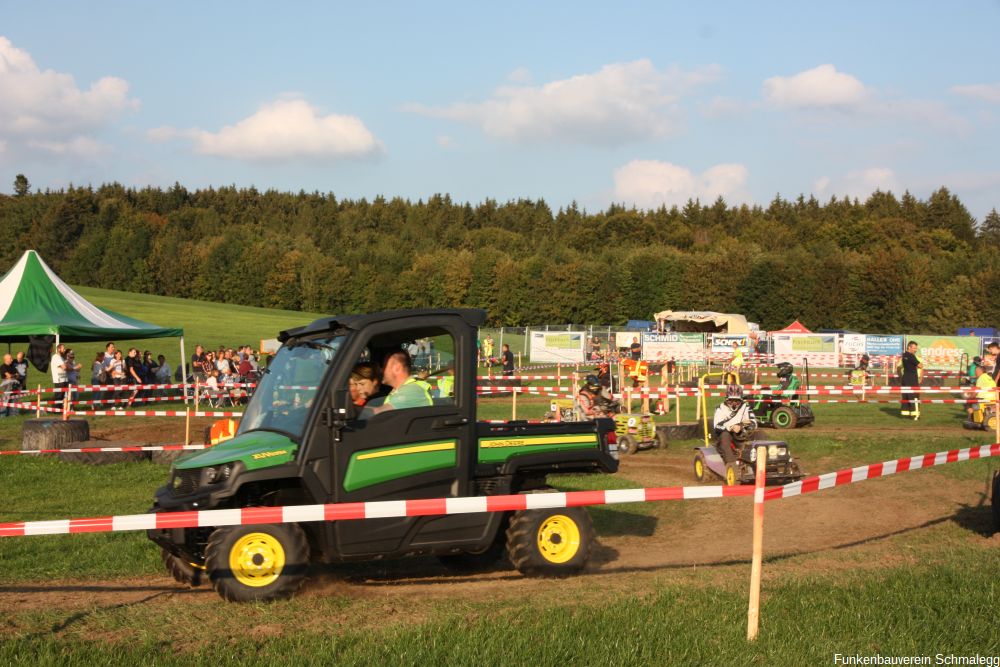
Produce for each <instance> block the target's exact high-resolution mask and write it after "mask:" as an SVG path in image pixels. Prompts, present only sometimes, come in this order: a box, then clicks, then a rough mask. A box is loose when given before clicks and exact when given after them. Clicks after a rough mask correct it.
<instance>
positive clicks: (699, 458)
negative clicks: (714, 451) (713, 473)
mask: <svg viewBox="0 0 1000 667" xmlns="http://www.w3.org/2000/svg"><path fill="white" fill-rule="evenodd" d="M707 474H708V468H707V467H706V463H705V455H704V454H702V453H701V452H698V453H697V454H695V455H694V478H695V479H696V480H698V481H699V482H704V481H705V476H706V475H707Z"/></svg>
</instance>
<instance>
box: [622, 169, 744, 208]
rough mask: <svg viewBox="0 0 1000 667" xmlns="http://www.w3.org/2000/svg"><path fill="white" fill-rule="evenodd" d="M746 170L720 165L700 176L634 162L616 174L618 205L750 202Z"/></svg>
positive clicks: (653, 205)
mask: <svg viewBox="0 0 1000 667" xmlns="http://www.w3.org/2000/svg"><path fill="white" fill-rule="evenodd" d="M747 173H748V172H747V168H746V167H745V166H743V165H742V164H720V165H716V166H714V167H712V168H710V169H707V170H705V171H704V172H702V173H701V174H700V175H696V174H694V173H693V172H692V171H691V170H690V169H686V168H685V167H680V166H678V165H675V164H671V163H669V162H662V161H659V160H633V161H632V162H629V163H628V164H626V165H624V166H622V167H619V168H618V169H616V170H615V173H614V182H615V187H614V198H615V201H621V202H625V203H630V204H635V205H636V206H638V207H640V208H656V207H658V206H660V205H661V204H662V205H665V206H668V207H670V206H674V205H677V206H683V205H684V204H685V203H686V202H687V201H688V200H689V199H700V200H701V201H703V202H710V201H714V200H715V199H716V198H717V197H720V196H721V197H723V198H725V199H726V200H727V201H728V202H729V203H736V202H744V201H747V200H749V196H748V194H747V193H746V190H745V188H746V182H747Z"/></svg>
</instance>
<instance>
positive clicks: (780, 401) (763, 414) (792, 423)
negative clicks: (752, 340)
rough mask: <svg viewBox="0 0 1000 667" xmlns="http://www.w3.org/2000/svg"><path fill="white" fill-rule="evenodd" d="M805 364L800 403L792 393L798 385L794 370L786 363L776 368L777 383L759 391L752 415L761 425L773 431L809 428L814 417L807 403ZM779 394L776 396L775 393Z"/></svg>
mask: <svg viewBox="0 0 1000 667" xmlns="http://www.w3.org/2000/svg"><path fill="white" fill-rule="evenodd" d="M804 361H805V369H806V383H805V387H802V389H803V390H804V393H803V394H802V395H803V396H806V398H805V399H804V400H803V399H802V398H800V395H799V394H798V393H797V391H796V390H798V389H800V387H801V384H800V382H799V378H798V376H796V375H795V368H794V367H793V366H792V364H790V363H788V362H787V361H783V362H781V363H780V364H778V365H777V368H778V384H776V385H772V386H771V388H770V390H768V391H767V392H762V393H761V394H760V396H759V397H758V398H757V401H756V402H755V403H754V405H753V413H754V415H756V417H757V421H758V422H759V423H760V425H761V426H771V427H773V428H780V429H786V428H799V427H802V426H809V425H811V424H812V423H813V422H814V421H816V417H815V415H814V414H813V411H812V408H810V407H809V405H808V404H807V402H806V401H807V400H808V397H807V396H808V394H807V392H808V391H809V362H808V361H807V360H804ZM777 392H780V393H777Z"/></svg>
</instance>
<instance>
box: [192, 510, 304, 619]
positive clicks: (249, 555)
mask: <svg viewBox="0 0 1000 667" xmlns="http://www.w3.org/2000/svg"><path fill="white" fill-rule="evenodd" d="M308 565H309V543H308V542H307V540H306V535H305V533H304V532H303V531H302V528H300V527H299V526H298V524H294V523H289V524H265V525H259V526H230V527H226V528H217V529H216V530H215V531H213V532H212V535H211V536H210V537H209V538H208V546H207V547H206V548H205V569H206V570H208V578H209V579H210V580H211V581H212V587H213V588H214V589H215V592H216V593H218V594H219V595H221V596H222V598H223V599H225V600H228V601H229V602H260V601H265V600H281V599H284V598H289V597H291V596H293V595H295V593H296V592H297V591H298V590H299V588H300V587H301V586H302V583H303V582H304V581H305V576H306V569H307V568H308Z"/></svg>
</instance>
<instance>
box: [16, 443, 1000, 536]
mask: <svg viewBox="0 0 1000 667" xmlns="http://www.w3.org/2000/svg"><path fill="white" fill-rule="evenodd" d="M991 456H1000V443H995V444H992V445H983V446H981V447H969V448H966V449H955V450H951V451H947V452H937V453H932V454H924V455H922V456H913V457H910V458H903V459H896V460H894V461H884V462H882V463H875V464H872V465H866V466H859V467H857V468H848V469H845V470H839V471H837V472H831V473H827V474H825V475H815V476H812V477H806V478H805V479H802V480H799V481H798V482H793V483H791V484H786V485H785V486H781V487H777V488H772V489H767V490H765V491H764V499H765V500H778V499H782V498H792V497H795V496H799V495H802V494H805V493H812V492H815V491H822V490H824V489H829V488H833V487H835V486H843V485H845V484H854V483H857V482H863V481H865V480H869V479H876V478H878V477H886V476H889V475H894V474H897V473H901V472H905V471H907V470H919V469H921V468H930V467H933V466H938V465H944V464H946V463H955V462H958V461H968V460H972V459H982V458H988V457H991ZM754 491H755V489H754V487H753V486H750V485H747V486H673V487H660V488H647V489H615V490H607V491H567V492H565V493H529V494H519V495H506V496H476V497H467V498H431V499H427V500H385V501H377V502H359V503H338V504H325V505H292V506H286V507H248V508H243V509H222V510H193V511H188V512H158V513H149V514H131V515H123V516H106V517H91V518H84V519H59V520H55V521H20V522H13V523H0V537H23V536H28V535H59V534H70V533H107V532H120V531H131V530H165V529H170V528H200V527H217V526H240V525H253V524H265V523H299V522H309V521H349V520H358V519H384V518H393V517H406V516H440V515H445V514H474V513H479V512H510V511H519V510H530V509H554V508H560V507H583V506H592V505H615V504H620V503H642V502H653V501H658V500H701V499H706V498H724V497H733V496H753V495H754Z"/></svg>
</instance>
